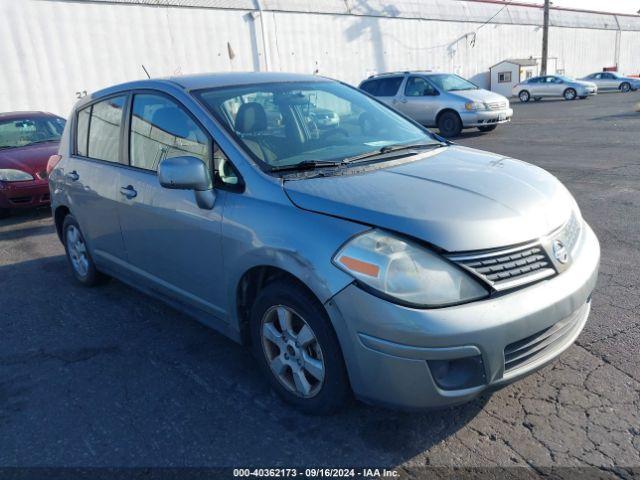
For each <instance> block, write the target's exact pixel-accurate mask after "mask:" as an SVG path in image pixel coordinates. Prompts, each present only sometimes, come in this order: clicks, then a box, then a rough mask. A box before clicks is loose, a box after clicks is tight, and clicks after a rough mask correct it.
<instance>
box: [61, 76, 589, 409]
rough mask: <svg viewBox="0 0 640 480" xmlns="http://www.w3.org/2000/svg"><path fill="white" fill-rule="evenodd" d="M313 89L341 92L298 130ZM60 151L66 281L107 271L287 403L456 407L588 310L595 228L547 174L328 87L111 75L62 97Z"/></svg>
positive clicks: (310, 81)
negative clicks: (232, 346) (203, 336)
mask: <svg viewBox="0 0 640 480" xmlns="http://www.w3.org/2000/svg"><path fill="white" fill-rule="evenodd" d="M256 93H260V94H261V95H262V102H261V103H258V102H254V101H245V100H246V99H247V98H252V96H255V94H256ZM265 97H266V98H265ZM313 98H316V99H318V100H317V105H316V106H317V108H329V107H328V105H340V118H341V122H340V128H339V129H336V130H335V131H333V130H330V131H328V132H326V133H320V135H319V136H318V137H317V138H311V137H310V136H309V132H308V129H306V128H305V125H304V124H305V118H304V116H303V115H300V112H304V111H307V109H308V103H309V102H311V99H313ZM305 99H306V100H305ZM238 104H240V107H239V108H237V109H236V108H235V107H234V105H238ZM267 107H268V108H273V109H279V110H280V112H281V114H282V116H281V117H282V122H283V126H282V127H283V128H270V127H271V126H270V125H269V124H268V122H269V121H270V120H269V118H271V119H272V120H274V121H275V116H271V117H268V116H267V115H266V114H265V109H267ZM365 120H366V121H365ZM59 155H60V159H59V161H58V162H57V163H56V164H55V165H53V170H52V172H51V175H50V178H49V182H50V186H51V191H52V192H53V195H52V209H53V212H54V219H55V225H56V228H57V232H58V235H59V236H60V239H61V241H62V242H63V244H64V246H65V249H66V252H67V257H68V260H69V264H70V266H71V271H72V272H73V275H74V276H75V278H76V279H77V280H78V281H79V282H80V283H82V284H84V285H87V286H92V285H96V284H98V283H100V282H101V281H103V280H105V278H107V277H106V276H107V275H110V276H114V277H117V278H119V279H121V280H122V281H124V282H126V283H128V284H130V285H131V286H133V287H135V288H137V289H140V290H142V291H144V292H146V293H148V294H150V295H152V296H155V297H158V298H160V299H162V300H164V301H166V302H168V303H170V304H172V305H174V306H175V307H176V308H178V309H180V310H181V311H184V312H187V313H189V314H191V315H193V316H195V317H196V318H198V319H199V320H201V321H202V322H203V323H205V324H206V325H209V326H211V327H213V328H215V329H218V330H219V331H221V332H223V333H224V334H225V335H228V336H229V337H231V338H232V339H234V340H236V341H239V342H243V343H246V344H248V345H250V346H251V348H252V349H253V352H254V354H255V356H256V358H257V361H258V364H259V365H260V368H261V369H262V370H263V371H264V373H265V374H266V375H267V377H268V378H269V381H270V382H271V385H272V386H273V388H274V389H275V390H276V391H277V392H278V394H280V395H281V396H282V397H283V398H284V399H285V400H287V401H289V402H290V403H292V404H294V405H296V406H297V407H299V408H300V409H302V410H304V411H307V412H315V413H326V412H329V411H332V410H334V409H336V408H338V407H340V406H341V405H342V404H343V402H344V401H345V399H346V398H347V397H348V396H349V395H350V394H351V392H353V393H354V394H355V395H356V396H357V397H358V398H361V399H363V400H366V401H368V402H375V403H380V404H384V405H392V406H397V407H404V408H425V407H437V406H445V405H452V404H457V403H461V402H465V401H468V400H471V399H473V398H474V397H477V396H478V395H480V394H481V393H482V392H484V391H487V390H491V389H494V388H498V387H500V386H503V385H505V384H508V383H510V382H513V381H515V380H517V379H519V378H521V377H523V376H525V375H528V374H530V373H531V372H533V371H535V370H537V369H539V368H540V367H542V366H543V365H545V364H547V363H548V362H550V361H551V360H552V359H554V358H555V357H557V356H558V355H559V354H560V353H561V352H562V351H564V350H565V349H566V348H568V347H569V346H570V345H571V344H572V343H573V341H574V340H575V339H576V337H577V336H578V334H579V333H580V331H581V330H582V328H583V327H584V325H585V322H586V320H587V316H588V314H589V309H590V298H591V292H592V290H593V288H594V285H595V282H596V277H597V271H598V264H599V258H600V250H599V244H598V240H597V239H596V237H595V235H594V233H593V232H592V230H591V228H589V226H588V225H587V223H586V222H585V221H584V220H583V218H582V217H581V215H580V210H579V208H578V206H577V204H576V202H575V200H574V199H573V197H572V196H571V194H570V193H569V192H568V190H567V189H566V188H565V187H564V186H563V185H562V184H561V183H560V182H559V181H558V180H557V179H556V178H555V177H554V176H553V175H550V174H549V173H547V172H545V171H544V170H542V169H540V168H538V167H536V166H533V165H529V164H527V163H524V162H521V161H519V160H513V159H510V158H507V157H505V156H504V155H497V154H491V153H488V152H483V151H478V150H474V149H471V148H465V147H462V146H457V145H454V144H452V143H450V142H447V141H443V140H442V139H441V138H440V137H436V136H435V135H433V134H432V133H430V132H429V131H428V130H427V129H426V128H424V127H422V126H421V125H419V124H417V123H415V122H413V121H412V120H410V119H408V118H406V117H405V116H403V115H400V114H398V113H397V112H396V111H395V110H393V109H391V108H389V107H388V106H386V105H384V104H382V103H380V102H378V101H377V100H375V99H373V98H371V97H370V96H368V95H365V94H363V93H361V92H360V91H358V90H357V89H354V88H353V87H350V86H348V85H345V84H342V83H339V82H336V81H332V80H329V79H324V78H319V77H316V76H310V75H294V74H283V73H249V74H247V73H242V74H240V73H237V74H236V73H227V74H213V75H200V76H184V77H178V78H173V79H166V80H145V81H137V82H133V83H128V84H124V85H119V86H115V87H111V88H108V89H106V90H102V91H100V92H97V93H95V94H92V95H89V96H88V97H86V98H83V99H82V100H80V101H79V103H78V104H77V105H76V107H75V110H74V113H73V114H72V116H71V118H70V120H69V123H68V124H67V127H66V129H65V132H64V135H63V140H62V143H61V146H60V154H59ZM212 348H213V346H212Z"/></svg>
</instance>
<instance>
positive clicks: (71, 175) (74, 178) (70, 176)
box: [66, 170, 80, 182]
mask: <svg viewBox="0 0 640 480" xmlns="http://www.w3.org/2000/svg"><path fill="white" fill-rule="evenodd" d="M66 177H67V178H68V179H69V180H71V181H72V182H77V181H78V180H79V179H80V175H78V172H76V171H75V170H74V171H73V172H69V173H67V175H66Z"/></svg>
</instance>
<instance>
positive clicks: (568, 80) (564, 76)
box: [557, 75, 574, 82]
mask: <svg viewBox="0 0 640 480" xmlns="http://www.w3.org/2000/svg"><path fill="white" fill-rule="evenodd" d="M557 77H558V78H559V79H560V80H563V81H565V82H573V81H574V80H573V78H572V77H567V76H566V75H558V76H557Z"/></svg>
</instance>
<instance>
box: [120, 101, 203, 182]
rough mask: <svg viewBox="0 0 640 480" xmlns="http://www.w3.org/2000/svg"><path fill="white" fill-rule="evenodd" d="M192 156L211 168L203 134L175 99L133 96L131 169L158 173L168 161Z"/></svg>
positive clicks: (130, 147) (130, 145)
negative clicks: (168, 159)
mask: <svg viewBox="0 0 640 480" xmlns="http://www.w3.org/2000/svg"><path fill="white" fill-rule="evenodd" d="M180 156H191V157H196V158H199V159H200V160H202V161H203V162H205V163H206V164H207V165H208V166H209V167H210V165H211V160H210V158H211V155H210V154H209V140H208V137H207V135H206V134H205V133H204V131H203V130H202V129H201V128H200V127H199V126H198V125H197V124H196V122H195V121H194V120H193V119H192V118H191V117H190V116H189V115H188V114H187V113H186V112H185V111H184V109H183V108H182V107H181V106H179V105H178V104H176V103H175V102H173V101H172V100H170V99H168V98H166V97H164V96H161V95H153V94H138V95H135V96H134V97H133V109H132V114H131V135H130V140H129V158H130V162H131V166H133V167H138V168H142V169H145V170H151V171H154V172H155V171H156V170H157V169H158V165H159V164H160V162H161V161H162V160H164V159H165V158H172V157H180Z"/></svg>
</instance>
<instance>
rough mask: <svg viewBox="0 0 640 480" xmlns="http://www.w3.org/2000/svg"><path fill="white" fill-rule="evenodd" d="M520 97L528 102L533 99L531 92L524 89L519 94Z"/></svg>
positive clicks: (523, 101) (524, 101)
mask: <svg viewBox="0 0 640 480" xmlns="http://www.w3.org/2000/svg"><path fill="white" fill-rule="evenodd" d="M518 98H519V99H520V101H521V102H522V103H527V102H528V101H529V100H530V99H531V95H530V94H529V92H527V91H526V90H522V91H521V92H520V93H519V94H518Z"/></svg>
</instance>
